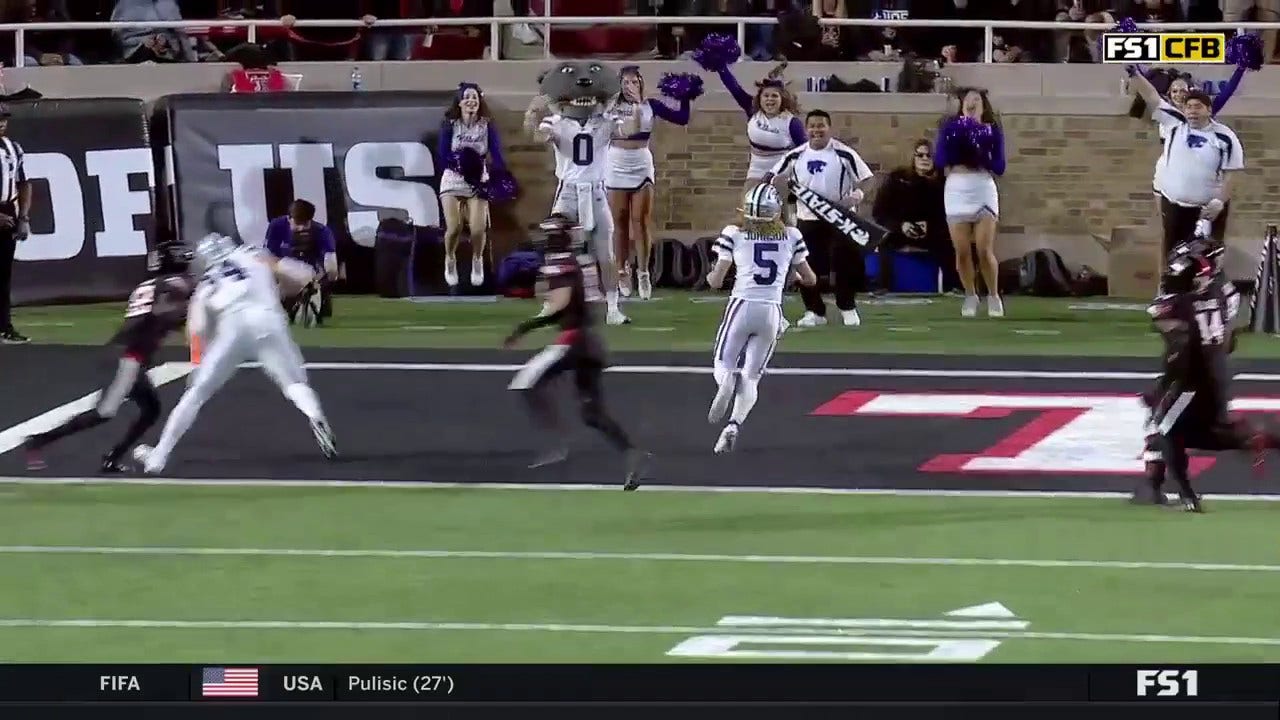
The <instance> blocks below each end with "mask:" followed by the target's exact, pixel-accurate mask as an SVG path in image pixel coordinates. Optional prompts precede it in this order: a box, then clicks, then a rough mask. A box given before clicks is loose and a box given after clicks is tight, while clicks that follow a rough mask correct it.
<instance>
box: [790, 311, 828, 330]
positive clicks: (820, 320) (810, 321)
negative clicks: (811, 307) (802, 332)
mask: <svg viewBox="0 0 1280 720" xmlns="http://www.w3.org/2000/svg"><path fill="white" fill-rule="evenodd" d="M826 324H827V319H826V318H824V317H822V316H820V315H816V314H814V313H811V312H806V313H805V314H804V316H803V317H801V318H800V321H799V322H797V323H796V326H797V327H803V328H810V327H818V326H819V325H826Z"/></svg>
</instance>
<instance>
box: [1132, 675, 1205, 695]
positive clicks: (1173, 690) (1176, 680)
mask: <svg viewBox="0 0 1280 720" xmlns="http://www.w3.org/2000/svg"><path fill="white" fill-rule="evenodd" d="M1153 689H1154V690H1155V692H1154V693H1153V692H1151V691H1152V690H1153ZM1199 693H1200V671H1199V670H1139V671H1138V697H1150V696H1152V695H1154V696H1155V697H1196V696H1197V695H1198V694H1199Z"/></svg>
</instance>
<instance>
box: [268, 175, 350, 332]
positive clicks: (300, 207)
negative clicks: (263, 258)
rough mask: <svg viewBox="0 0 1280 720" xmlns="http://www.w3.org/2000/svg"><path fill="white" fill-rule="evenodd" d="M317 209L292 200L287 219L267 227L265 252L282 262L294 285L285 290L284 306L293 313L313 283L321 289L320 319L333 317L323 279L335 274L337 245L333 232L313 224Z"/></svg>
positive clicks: (335, 275) (330, 301) (301, 201)
mask: <svg viewBox="0 0 1280 720" xmlns="http://www.w3.org/2000/svg"><path fill="white" fill-rule="evenodd" d="M315 217H316V206H315V205H313V204H311V203H310V202H307V201H306V200H294V201H293V203H292V204H291V205H290V206H289V215H288V216H287V217H278V218H276V219H274V220H272V221H271V224H269V225H267V237H266V246H267V250H268V251H269V252H270V253H271V254H272V255H274V256H276V257H278V258H280V259H281V260H286V259H288V260H292V261H293V262H290V263H287V264H286V263H282V266H285V267H286V268H287V273H288V275H289V276H290V277H291V278H292V279H293V280H294V281H295V283H296V284H295V286H294V287H292V288H286V289H285V290H284V292H285V295H286V297H285V298H284V299H285V300H286V304H287V305H289V307H290V312H292V311H293V305H294V304H296V301H297V300H298V299H299V297H298V295H299V293H301V292H302V291H303V290H305V289H306V287H307V286H308V285H310V284H312V283H316V282H318V283H319V286H320V288H319V289H320V317H322V318H327V317H329V316H331V315H332V314H333V307H332V295H331V292H330V289H329V283H328V282H324V280H325V279H326V278H328V279H332V278H335V277H337V274H338V246H337V242H336V241H335V240H334V237H333V231H331V230H330V229H329V228H328V227H327V226H325V225H324V224H322V223H318V222H316V221H315Z"/></svg>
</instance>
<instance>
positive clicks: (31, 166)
mask: <svg viewBox="0 0 1280 720" xmlns="http://www.w3.org/2000/svg"><path fill="white" fill-rule="evenodd" d="M23 164H24V165H26V169H27V179H28V180H31V181H35V180H37V179H39V178H44V179H45V180H47V181H48V182H49V209H50V212H51V214H52V215H53V232H51V233H46V234H40V233H35V232H33V233H31V237H30V238H29V239H28V240H27V241H26V242H20V243H18V249H17V252H16V253H14V258H15V259H17V260H24V261H33V260H69V259H71V258H73V257H75V256H77V255H79V254H80V251H81V250H83V249H84V239H85V235H86V234H87V231H86V230H85V226H84V193H83V192H82V191H81V187H80V176H79V174H78V173H76V166H75V163H73V162H71V158H69V157H67V156H66V155H63V154H62V153H27V155H26V158H25V160H24V163H23Z"/></svg>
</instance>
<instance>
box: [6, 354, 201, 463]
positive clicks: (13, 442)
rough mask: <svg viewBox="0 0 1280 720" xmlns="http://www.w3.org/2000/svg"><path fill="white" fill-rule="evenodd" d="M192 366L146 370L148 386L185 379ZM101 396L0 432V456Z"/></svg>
mask: <svg viewBox="0 0 1280 720" xmlns="http://www.w3.org/2000/svg"><path fill="white" fill-rule="evenodd" d="M192 367H193V366H192V364H191V363H186V362H183V363H172V362H171V363H164V364H163V365H157V366H156V367H154V368H151V370H149V371H147V376H148V377H150V378H151V383H152V384H153V385H155V386H156V387H160V386H161V385H164V384H166V383H170V382H173V381H174V380H177V379H178V378H182V377H186V376H187V375H188V374H189V373H190V372H191V368H192ZM101 394H102V391H101V390H95V391H93V392H91V393H89V394H88V395H85V396H84V397H82V398H80V399H78V400H72V401H71V402H69V403H64V404H62V405H59V406H58V407H56V408H53V409H52V410H49V411H47V412H44V413H41V414H39V415H37V416H35V417H33V418H31V419H30V420H24V421H22V422H20V423H18V424H17V425H14V426H12V427H9V428H6V429H5V430H3V431H0V454H3V453H7V452H9V451H10V450H12V449H14V448H16V447H18V446H19V445H21V444H22V443H23V442H24V441H25V440H26V439H27V436H29V435H34V434H36V433H41V432H45V431H47V430H52V429H53V428H55V427H57V426H58V425H61V424H62V423H64V422H66V421H67V420H68V419H69V418H72V417H74V416H76V415H78V414H80V413H82V412H85V411H86V410H89V409H91V408H93V406H94V405H95V404H96V403H97V402H98V397H99V396H100V395H101Z"/></svg>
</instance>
